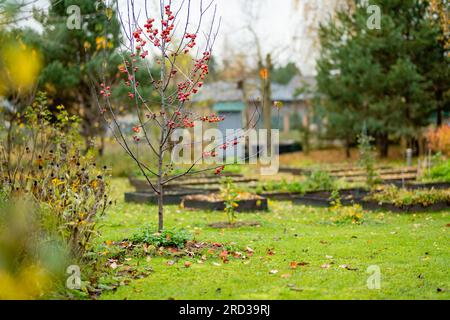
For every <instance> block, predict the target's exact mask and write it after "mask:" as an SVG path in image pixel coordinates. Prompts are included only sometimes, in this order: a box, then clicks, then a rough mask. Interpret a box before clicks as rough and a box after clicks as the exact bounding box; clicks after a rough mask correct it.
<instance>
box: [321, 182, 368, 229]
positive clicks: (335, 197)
mask: <svg viewBox="0 0 450 320" xmlns="http://www.w3.org/2000/svg"><path fill="white" fill-rule="evenodd" d="M330 201H331V204H332V207H331V208H330V209H329V211H330V212H331V213H333V215H334V216H333V217H332V218H331V220H332V221H333V222H334V223H337V224H344V223H352V224H361V223H363V219H364V210H363V208H362V207H361V205H359V204H353V205H351V206H343V205H342V202H341V197H340V195H339V191H338V190H333V192H332V193H331V197H330Z"/></svg>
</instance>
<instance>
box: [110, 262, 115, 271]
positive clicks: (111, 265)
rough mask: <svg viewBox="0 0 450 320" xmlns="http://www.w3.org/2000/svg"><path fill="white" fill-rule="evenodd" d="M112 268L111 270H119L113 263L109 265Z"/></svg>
mask: <svg viewBox="0 0 450 320" xmlns="http://www.w3.org/2000/svg"><path fill="white" fill-rule="evenodd" d="M109 266H110V267H111V269H113V270H114V269H117V263H115V262H113V263H111V264H110V265H109Z"/></svg>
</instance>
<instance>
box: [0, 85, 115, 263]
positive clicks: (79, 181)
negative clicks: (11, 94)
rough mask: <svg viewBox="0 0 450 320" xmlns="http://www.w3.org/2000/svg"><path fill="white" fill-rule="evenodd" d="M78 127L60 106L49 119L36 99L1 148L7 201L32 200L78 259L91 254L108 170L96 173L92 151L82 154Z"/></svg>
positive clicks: (44, 105) (104, 203)
mask: <svg viewBox="0 0 450 320" xmlns="http://www.w3.org/2000/svg"><path fill="white" fill-rule="evenodd" d="M78 123H79V120H78V118H77V117H74V116H70V115H69V114H68V113H67V111H66V110H65V109H64V107H62V106H59V107H58V108H57V114H56V115H55V116H53V115H52V113H51V112H50V111H49V109H48V106H47V100H46V97H45V95H44V94H39V95H38V98H37V99H36V102H35V103H34V104H33V106H31V107H29V108H27V110H26V112H25V113H24V114H23V116H21V117H20V118H19V120H18V122H17V123H11V124H10V125H11V126H12V127H11V132H12V137H13V139H11V140H10V141H8V142H7V143H4V144H3V145H2V146H1V147H0V157H1V159H2V161H0V181H1V182H2V185H3V192H5V194H6V196H7V197H8V198H10V199H11V200H16V201H17V200H19V199H23V198H26V197H30V198H32V199H33V200H34V201H35V202H36V203H37V204H38V205H39V206H40V207H41V209H42V212H43V213H45V214H42V215H41V216H40V218H42V219H43V221H41V223H42V224H43V225H44V226H46V227H47V228H48V230H49V231H51V232H56V233H58V234H59V235H60V236H62V237H63V238H64V239H65V240H66V242H67V243H68V245H69V246H70V248H71V252H72V255H73V256H74V257H75V258H77V259H79V258H82V257H83V255H84V253H85V252H86V251H87V250H90V249H91V246H92V240H93V238H94V237H93V236H94V235H95V233H96V224H97V221H98V218H99V216H100V215H101V214H103V213H104V212H105V209H106V208H107V206H108V204H109V199H108V196H107V190H108V184H107V182H106V180H105V179H106V176H107V172H106V168H103V169H99V168H97V166H96V163H95V159H94V157H93V155H92V154H93V153H92V152H88V153H87V154H86V155H82V154H81V152H80V148H81V145H82V139H81V137H80V135H79V133H78Z"/></svg>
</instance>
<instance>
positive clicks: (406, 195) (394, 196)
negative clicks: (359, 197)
mask: <svg viewBox="0 0 450 320" xmlns="http://www.w3.org/2000/svg"><path fill="white" fill-rule="evenodd" d="M365 200H373V201H377V202H379V203H391V204H394V205H395V206H397V207H403V206H411V205H421V206H424V207H428V206H431V205H433V204H435V203H438V202H447V203H450V189H447V190H435V189H420V190H406V189H402V188H398V187H396V186H394V185H391V186H388V187H385V188H384V189H383V190H381V191H379V192H375V193H372V194H371V195H370V196H367V197H366V198H365Z"/></svg>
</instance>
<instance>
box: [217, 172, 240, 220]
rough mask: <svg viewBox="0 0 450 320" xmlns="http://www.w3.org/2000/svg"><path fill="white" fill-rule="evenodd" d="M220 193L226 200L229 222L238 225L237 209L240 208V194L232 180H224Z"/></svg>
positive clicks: (227, 178) (228, 178)
mask: <svg viewBox="0 0 450 320" xmlns="http://www.w3.org/2000/svg"><path fill="white" fill-rule="evenodd" d="M220 193H221V196H222V198H223V200H224V204H225V208H224V211H225V213H226V214H227V217H228V222H229V223H230V224H234V223H236V208H237V207H238V206H239V203H238V201H237V198H238V195H239V194H238V191H237V189H236V185H235V184H234V183H233V179H232V178H230V177H226V178H223V179H222V181H221V186H220Z"/></svg>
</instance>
